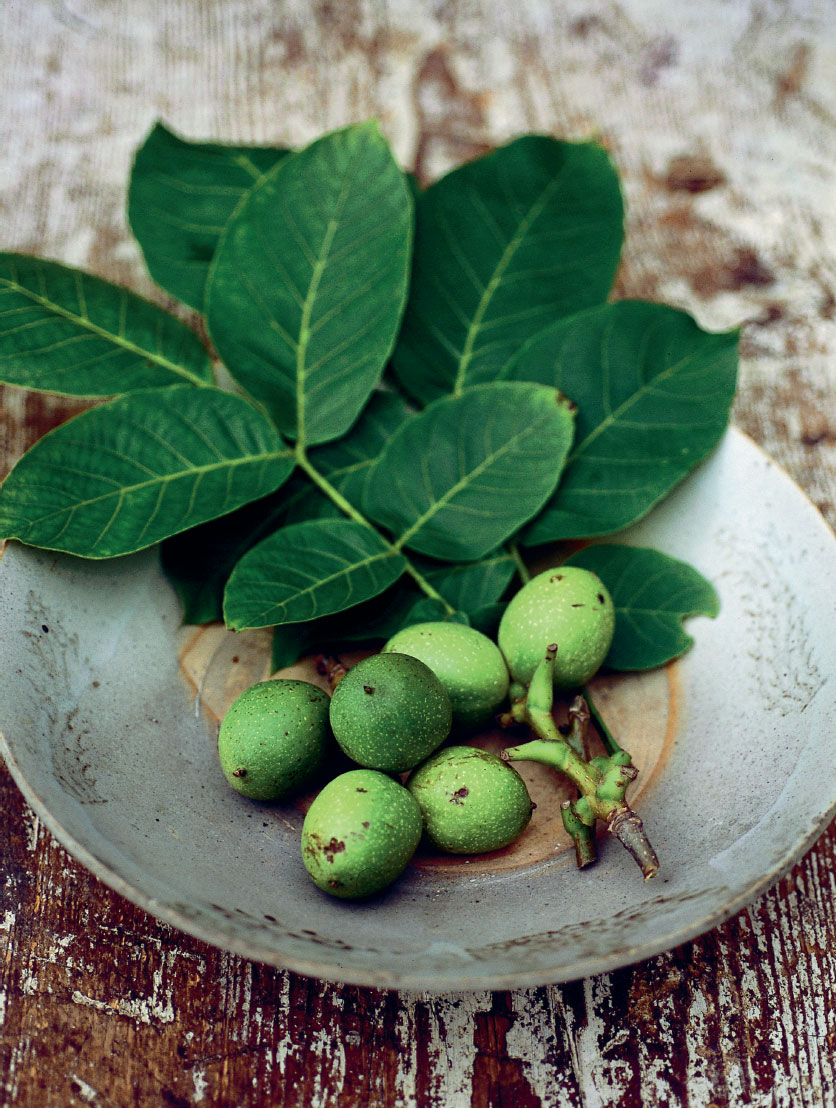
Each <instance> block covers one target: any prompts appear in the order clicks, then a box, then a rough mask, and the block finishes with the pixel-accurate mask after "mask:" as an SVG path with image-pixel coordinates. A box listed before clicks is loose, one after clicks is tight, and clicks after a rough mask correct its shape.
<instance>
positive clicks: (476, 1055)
mask: <svg viewBox="0 0 836 1108" xmlns="http://www.w3.org/2000/svg"><path fill="white" fill-rule="evenodd" d="M0 24H1V25H2V39H0V42H2V47H1V48H2V71H3V74H4V89H5V96H4V104H3V113H2V122H0V131H2V145H0V149H1V150H2V159H3V172H2V174H1V175H0V190H2V194H1V195H2V224H0V226H2V243H1V244H0V245H2V247H3V249H16V250H23V251H29V252H33V253H38V254H42V255H46V256H52V257H55V258H58V259H60V260H62V261H65V262H69V263H72V264H77V265H81V266H83V267H84V268H87V269H90V270H93V271H94V272H97V273H99V274H101V275H103V276H105V277H108V278H110V279H112V280H117V281H121V282H123V283H126V284H128V285H130V286H131V287H132V288H134V289H136V290H138V291H140V292H143V293H144V294H146V295H149V296H151V297H153V298H155V299H158V300H159V301H160V302H161V303H167V300H166V298H165V296H164V295H163V294H161V293H160V292H159V291H158V290H155V289H154V288H153V286H152V284H151V282H150V280H149V278H148V277H147V275H146V273H145V271H144V269H143V266H142V264H141V261H140V257H139V253H138V250H137V248H136V246H134V245H133V244H132V242H131V239H130V237H129V235H128V231H127V227H126V221H125V217H124V202H125V181H126V176H127V171H128V167H129V164H130V158H131V153H132V151H133V149H134V148H135V147H136V146H137V144H138V143H139V142H140V141H141V139H142V137H143V135H144V133H145V132H146V131H147V129H148V128H149V126H150V125H151V123H152V122H153V120H154V118H155V117H158V116H159V117H163V118H164V119H165V120H166V121H167V122H168V123H169V124H170V125H172V126H174V127H175V128H177V129H179V130H180V131H181V132H182V133H184V134H185V135H188V136H190V137H194V138H198V137H204V138H205V137H218V138H221V139H227V140H230V141H232V140H236V141H244V142H246V141H249V142H273V143H282V144H285V143H286V144H289V145H298V144H300V143H303V142H305V141H307V140H309V139H311V138H313V137H314V136H316V135H317V134H319V133H320V132H322V131H323V130H325V129H328V128H330V127H333V126H338V125H340V124H342V123H345V122H347V121H349V120H354V119H358V118H363V117H367V116H370V115H376V116H378V117H379V118H380V119H381V121H382V124H383V127H384V129H385V131H386V133H387V135H388V136H389V138H390V139H391V140H392V142H393V143H394V145H395V147H396V150H397V152H398V154H399V156H400V157H401V159H402V160H403V162H404V164H413V163H414V164H416V165H417V168H418V170H419V172H420V173H421V174H422V175H423V176H424V177H427V178H431V177H433V176H435V175H437V174H438V173H439V172H441V171H443V170H444V169H445V168H447V167H448V166H449V165H450V164H452V163H454V162H457V161H460V160H462V159H464V158H467V157H470V156H473V155H475V154H478V153H479V152H481V151H483V150H484V149H485V148H486V147H488V146H490V145H491V144H494V143H496V142H499V141H503V140H505V139H506V138H508V137H510V136H512V135H514V134H517V133H519V132H522V131H528V130H539V131H545V132H550V133H553V134H556V135H559V136H566V137H584V136H588V135H589V134H591V133H595V134H597V135H598V136H599V137H600V138H601V140H602V141H603V142H604V143H605V144H606V145H607V146H608V147H609V149H610V150H611V151H612V153H613V156H614V157H615V160H616V162H617V163H618V165H619V167H620V170H621V172H622V175H623V180H624V185H625V189H626V196H627V202H628V206H629V217H628V225H627V246H626V250H625V261H624V264H623V266H622V269H621V272H620V276H619V282H618V290H617V291H618V295H619V296H642V297H647V298H650V299H658V300H663V301H666V302H668V303H672V304H676V305H679V306H683V307H686V308H688V309H689V310H691V311H692V312H694V313H695V314H696V315H697V317H698V318H699V320H700V321H701V323H702V324H703V325H704V326H706V327H709V328H719V327H726V326H730V325H734V324H739V323H742V324H743V325H744V326H743V341H742V356H743V357H742V367H741V381H740V392H739V399H738V402H737V406H736V409H735V413H734V417H735V420H736V422H737V424H738V425H739V426H740V427H742V428H743V429H744V430H746V431H747V432H748V433H749V434H751V435H752V436H753V437H754V438H755V439H756V440H757V441H758V442H759V443H761V444H762V445H763V446H764V447H765V448H766V449H767V451H768V452H769V453H771V454H772V455H773V456H774V457H775V458H776V459H777V460H778V461H779V462H780V463H782V464H783V465H784V466H785V467H786V468H787V469H788V470H789V472H790V473H791V474H792V476H793V477H794V478H795V480H796V481H797V482H798V483H799V484H800V485H801V486H802V487H803V488H804V489H805V490H806V491H807V492H808V494H809V495H810V497H811V498H812V499H813V500H814V501H815V503H816V504H817V505H818V507H819V508H820V509H821V510H822V511H823V512H824V514H825V516H826V517H827V518H828V519H829V520H830V522H831V523H834V522H836V409H834V384H836V322H834V320H836V18H834V8H833V5H832V3H830V2H829V0H820V2H818V3H816V2H813V0H808V2H803V3H802V2H800V0H796V2H795V3H791V2H790V0H771V2H770V3H767V4H763V3H760V2H757V3H756V2H754V0H751V2H749V0H738V2H737V3H735V4H728V3H726V2H723V0H706V2H704V3H702V4H699V5H694V4H688V3H687V2H685V0H665V3H660V2H657V0H629V2H626V0H625V2H622V3H620V4H619V3H616V2H614V0H603V2H602V3H593V2H592V0H573V2H571V3H566V4H560V5H556V4H552V3H550V2H548V0H515V2H514V3H500V4H490V3H487V2H486V0H460V2H457V0H448V2H445V0H437V2H432V3H430V2H429V0H427V2H425V3H421V2H420V0H419V3H417V4H416V3H415V2H414V0H412V2H411V3H406V2H405V0H366V2H362V0H343V2H342V3H334V2H332V0H308V2H307V3H305V2H304V0H279V2H275V0H274V2H270V0H169V3H167V4H156V3H152V2H150V0H26V2H23V0H6V3H5V5H4V7H3V10H2V14H0ZM0 405H2V435H3V438H2V446H0V472H2V471H4V470H5V469H6V468H8V467H9V466H10V465H11V464H12V463H13V462H14V460H15V459H16V458H17V457H18V456H19V455H20V453H21V452H22V451H23V449H24V448H25V447H26V446H27V445H28V444H29V443H31V442H32V441H34V440H35V439H36V438H37V437H38V436H39V435H40V434H42V433H43V432H44V431H45V430H47V429H48V428H49V427H51V426H53V425H54V424H55V423H57V422H59V421H60V420H62V419H64V418H66V417H67V416H68V415H70V414H71V413H72V412H74V411H76V410H78V408H79V407H80V405H79V404H76V403H75V402H72V401H66V400H58V399H55V398H48V397H43V396H37V395H33V394H24V393H21V392H16V391H14V390H10V389H7V390H5V391H2V392H0ZM787 543H788V548H787V556H788V557H790V558H791V556H792V554H791V536H788V537H787ZM826 585H827V587H832V583H831V582H828V583H826ZM834 660H836V650H834ZM0 796H2V810H3V813H4V819H3V820H2V825H0V858H2V863H0V864H2V873H0V1102H2V1105H4V1106H6V1105H8V1106H11V1105H14V1106H15V1108H76V1106H78V1108H80V1106H82V1105H93V1106H97V1108H124V1106H127V1105H133V1104H136V1105H143V1106H146V1105H147V1106H157V1105H169V1106H178V1108H186V1106H187V1105H188V1106H191V1105H210V1104H211V1105H235V1106H240V1108H243V1106H247V1105H267V1104H270V1105H300V1106H302V1105H304V1106H306V1108H307V1106H317V1105H326V1104H339V1105H341V1106H345V1108H350V1106H352V1105H361V1104H362V1105H393V1106H394V1105H412V1104H416V1105H422V1106H424V1105H426V1106H429V1105H438V1106H446V1108H458V1106H461V1105H466V1104H474V1105H499V1104H508V1105H514V1106H515V1108H527V1106H529V1105H532V1106H533V1105H542V1106H543V1108H546V1106H548V1108H553V1106H557V1105H561V1106H562V1105H567V1106H568V1105H583V1106H585V1108H592V1106H598V1105H622V1106H632V1105H639V1104H659V1105H694V1106H696V1105H699V1106H704V1108H708V1106H710V1105H711V1106H720V1105H735V1106H736V1105H759V1106H760V1105H763V1106H766V1105H770V1106H772V1105H791V1106H792V1108H800V1106H810V1108H819V1106H822V1105H832V1104H834V1103H836V907H834V894H836V830H834V828H833V827H831V829H830V830H829V831H828V832H827V833H826V834H825V835H824V836H823V837H822V839H821V840H820V841H819V843H818V844H817V846H816V847H815V848H814V849H813V850H812V851H811V852H810V853H809V854H808V856H807V857H806V858H804V859H803V860H802V861H801V862H800V864H799V865H798V866H797V867H796V868H795V869H794V870H793V871H792V873H791V874H790V875H789V876H787V877H786V878H785V879H784V880H782V881H781V882H780V883H779V884H778V885H777V886H775V887H774V888H773V889H771V890H770V891H769V892H768V893H767V894H766V895H765V896H763V897H762V898H761V899H760V900H759V901H758V902H757V903H755V904H753V905H752V906H750V907H749V908H748V909H746V910H745V911H743V912H741V913H740V914H739V915H738V916H736V917H734V918H733V919H731V920H729V921H728V922H727V923H726V924H725V925H724V926H722V927H720V928H718V929H717V930H715V931H713V932H711V933H710V934H708V935H705V936H703V937H702V938H700V939H699V940H697V941H696V942H693V943H689V944H687V945H686V946H684V947H681V948H679V949H677V950H674V951H672V952H670V953H668V954H666V955H664V956H662V957H659V958H655V959H652V960H651V961H648V962H645V963H642V964H641V965H638V966H634V967H632V968H629V969H623V970H621V971H619V972H616V973H611V974H607V975H605V976H602V977H598V978H593V979H591V980H586V981H580V982H577V983H575V984H571V985H566V986H559V987H557V986H556V987H548V988H538V989H530V990H526V991H520V992H513V993H496V994H490V993H478V994H475V995H467V996H450V997H443V998H439V997H429V996H422V995H409V994H395V993H381V992H375V991H372V990H367V989H361V988H354V987H338V986H334V985H327V984H322V983H320V982H317V981H312V980H308V979H305V978H301V977H297V976H295V975H293V974H290V973H283V972H280V971H276V970H273V969H266V968H264V967H262V966H259V965H256V964H251V963H247V962H245V961H242V960H241V959H239V958H236V957H233V956H231V955H228V954H225V953H222V952H220V951H218V950H214V949H212V948H209V947H207V946H205V945H203V944H201V943H200V942H197V941H195V940H192V939H190V938H189V937H187V936H185V935H183V934H180V933H178V932H175V931H173V930H172V929H170V928H169V927H167V926H164V925H162V924H160V923H158V922H156V921H155V920H154V919H153V918H151V917H149V916H147V915H145V914H144V913H143V912H141V911H139V910H138V909H136V908H134V907H133V906H132V905H131V904H129V903H128V902H126V901H125V900H122V899H121V898H120V897H118V896H117V895H115V894H113V893H111V892H110V891H109V890H108V889H107V888H105V887H103V886H102V885H101V884H99V883H98V882H97V881H96V880H95V879H94V878H92V877H91V876H89V875H88V874H87V873H86V871H85V870H84V869H82V868H81V867H80V866H79V865H77V864H76V863H75V862H74V861H73V859H71V858H70V857H68V856H67V855H66V854H65V853H64V851H63V850H62V849H61V848H60V847H59V846H58V845H57V844H56V843H55V841H54V840H53V839H52V838H51V837H50V835H49V834H48V833H47V832H46V831H45V830H44V829H43V828H42V827H41V826H40V823H39V821H38V818H37V817H36V816H35V815H34V814H33V813H32V812H31V811H30V810H29V809H28V808H27V806H26V804H25V803H24V801H23V800H22V798H21V796H20V795H19V793H18V792H17V790H16V788H15V787H14V785H13V784H12V782H11V779H10V778H9V776H8V775H7V773H6V772H5V770H0Z"/></svg>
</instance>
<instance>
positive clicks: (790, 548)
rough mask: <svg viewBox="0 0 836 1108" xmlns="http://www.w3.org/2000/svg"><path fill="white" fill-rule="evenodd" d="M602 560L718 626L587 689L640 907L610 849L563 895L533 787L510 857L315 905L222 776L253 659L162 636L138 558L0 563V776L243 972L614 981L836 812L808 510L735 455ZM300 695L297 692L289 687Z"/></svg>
mask: <svg viewBox="0 0 836 1108" xmlns="http://www.w3.org/2000/svg"><path fill="white" fill-rule="evenodd" d="M617 539H618V541H620V542H629V543H633V544H635V545H642V546H654V547H657V548H658V549H660V550H663V551H665V552H666V553H668V554H671V555H673V556H675V557H678V558H683V559H685V560H686V561H688V562H690V563H692V564H693V565H695V566H696V567H697V568H698V569H699V570H700V571H701V572H703V573H704V574H705V575H706V576H708V577H709V578H710V579H711V580H712V581H713V582H714V583H715V585H716V587H717V590H718V592H719V594H720V598H721V603H722V611H721V614H720V615H719V617H718V618H717V619H716V620H708V619H704V618H699V619H694V620H692V621H690V623H689V630H690V631H691V632H692V633H693V635H694V637H695V640H696V642H695V645H694V647H693V648H692V649H691V650H690V651H689V652H688V653H687V654H686V655H685V656H684V657H683V658H682V659H681V660H680V661H678V662H676V663H675V664H673V665H671V666H668V667H665V668H664V669H662V670H660V671H658V672H655V673H651V674H647V675H645V676H643V677H631V676H620V677H618V678H613V679H610V680H608V681H602V682H600V683H599V685H598V695H599V699H600V702H601V705H602V709H603V711H604V714H605V716H606V718H607V720H608V722H609V723H610V726H611V727H612V728H613V730H615V731H616V733H617V734H618V735H619V736H621V737H623V740H624V745H625V746H627V747H628V748H629V749H632V750H633V753H634V756H635V758H636V762H637V764H638V765H639V767H640V769H641V771H642V772H641V775H640V777H639V781H638V782H637V786H638V787H637V788H636V789H635V791H634V793H633V794H632V798H633V800H634V803H635V806H636V807H637V809H638V811H639V812H640V814H641V815H642V817H643V819H644V821H645V825H646V827H647V830H648V832H649V834H650V837H651V838H652V841H653V843H654V845H655V847H656V850H657V852H658V854H659V856H660V859H661V862H662V870H661V873H660V874H659V876H658V877H657V878H656V879H655V880H653V881H650V882H647V883H645V882H644V881H643V880H642V877H641V873H640V872H639V871H638V869H637V868H636V867H635V865H634V864H633V862H632V861H631V859H630V858H629V857H628V855H627V854H626V853H625V852H624V850H623V849H622V848H621V846H620V845H619V844H618V843H617V842H616V841H615V840H612V839H611V838H610V837H609V836H608V835H606V834H604V835H603V836H602V837H601V839H600V845H599V849H600V860H599V862H598V864H597V865H595V866H593V867H591V868H589V869H586V870H584V871H583V872H580V871H578V870H577V869H576V867H575V865H574V860H573V855H572V852H571V850H570V849H568V843H567V842H566V840H565V837H564V836H563V832H562V828H561V824H560V818H559V799H560V796H561V785H560V783H559V781H558V780H557V778H556V777H555V776H554V775H553V774H551V772H550V771H548V770H544V769H542V767H529V768H528V769H526V772H527V773H528V775H529V783H530V787H531V790H532V793H533V794H534V798H535V800H536V801H537V802H538V808H537V812H536V814H535V819H534V820H533V821H532V824H531V827H530V828H529V830H528V831H527V832H526V833H525V834H524V836H523V837H522V839H521V840H519V842H518V843H517V844H516V845H515V846H514V847H512V848H508V849H507V850H506V851H501V852H497V853H496V854H493V855H485V856H482V857H479V858H470V859H468V858H463V859H457V860H450V859H447V860H445V859H441V858H438V857H434V856H433V855H431V854H426V853H422V854H421V855H420V856H419V857H418V858H417V859H416V861H415V862H414V863H413V864H412V865H411V866H410V867H409V869H408V870H407V872H406V874H405V875H404V877H403V878H402V879H401V880H400V881H399V882H398V883H397V884H396V885H394V886H393V887H391V888H390V889H389V890H388V891H387V892H386V893H384V894H383V895H381V896H379V897H377V898H375V899H374V900H372V901H369V902H365V903H347V902H341V901H337V900H333V899H331V898H329V897H327V896H326V895H324V894H323V893H320V892H319V891H318V890H317V889H316V888H315V887H314V886H313V884H312V883H311V882H310V880H309V879H308V877H307V875H306V873H305V870H304V868H303V866H302V863H301V857H300V851H299V832H300V828H301V823H302V818H303V811H304V806H305V800H304V799H303V800H302V801H301V802H299V803H297V804H294V805H284V806H279V807H271V806H267V805H262V804H256V803H253V802H251V801H247V800H245V799H243V798H242V797H240V796H238V794H236V793H234V792H233V791H232V790H230V789H229V787H228V786H227V784H226V782H225V780H224V778H223V777H222V775H221V773H220V770H219V767H218V762H217V754H216V737H217V721H218V717H219V716H220V715H221V714H222V712H223V710H224V708H225V706H226V704H228V703H229V701H230V700H231V698H232V697H233V696H234V695H235V693H236V692H237V691H239V690H240V688H243V687H244V686H245V685H246V684H248V683H249V682H251V681H253V680H258V679H260V678H261V677H262V676H265V675H266V674H267V671H268V669H269V664H268V658H269V639H268V637H267V636H266V635H265V634H263V633H260V634H251V635H240V636H233V635H231V634H230V633H228V632H226V631H224V630H223V629H222V628H220V627H210V628H205V629H195V628H184V627H182V626H181V616H180V608H179V604H178V601H177V599H176V597H175V595H174V593H173V591H172V590H171V588H170V587H169V586H168V585H167V583H166V581H165V579H164V577H163V575H162V574H161V572H160V569H159V566H158V562H157V557H156V553H155V552H154V551H149V552H145V553H142V554H139V555H136V556H131V557H127V558H120V559H115V560H112V561H108V562H99V563H92V562H85V561H81V560H78V559H74V558H71V557H65V556H59V555H55V554H50V553H45V552H41V551H37V550H33V549H28V548H26V547H22V546H19V545H17V544H14V543H12V544H9V545H8V547H7V548H6V550H5V553H4V556H3V560H2V565H0V673H2V674H3V680H2V682H1V683H0V731H2V735H0V751H2V753H3V755H4V756H5V758H6V761H7V762H8V765H9V767H10V769H11V772H12V773H13V775H14V777H15V780H16V781H17V783H18V785H19V786H20V788H21V789H22V791H23V793H24V795H25V796H26V798H27V800H28V801H29V803H30V804H31V805H32V807H33V808H34V809H35V811H36V812H37V813H38V815H39V816H40V817H41V818H42V819H43V821H44V823H45V824H46V825H47V826H48V827H49V828H50V830H51V831H52V833H53V834H54V835H55V836H56V837H57V838H58V839H59V840H60V841H61V843H62V844H63V845H64V846H65V847H66V848H67V850H69V851H70V852H71V853H72V854H73V855H75V857H76V858H78V859H79V860H80V861H81V862H82V863H83V864H84V865H86V866H88V867H89V868H90V869H91V870H92V871H93V872H94V873H95V874H96V875H97V876H98V877H100V878H101V879H102V880H103V881H105V882H106V883H107V884H109V885H110V886H111V887H112V888H114V889H115V890H117V891H118V892H119V893H122V894H123V895H125V896H126V897H128V898H130V899H131V900H133V901H134V902H135V903H137V904H138V905H140V906H141V907H142V908H144V909H146V910H147V911H148V912H151V913H153V914H154V915H156V916H158V917H160V918H161V919H163V920H166V921H167V922H169V923H171V924H173V925H174V926H176V927H179V928H182V929H183V930H184V931H188V932H190V933H191V934H193V935H196V936H198V937H199V938H201V939H204V940H206V941H207V942H210V943H213V944H215V945H217V946H219V947H223V948H226V949H228V950H231V951H235V952H237V953H239V954H242V955H245V956H247V957H249V958H253V959H256V960H259V961H263V962H267V963H271V964H274V965H278V966H284V967H288V968H290V969H293V970H296V971H298V972H300V973H304V974H310V975H314V976H317V977H322V978H329V979H334V980H341V981H347V982H353V983H358V984H364V985H373V986H381V987H393V988H394V987H404V988H417V989H426V990H432V991H442V992H443V991H458V990H466V989H483V988H491V989H499V988H512V987H518V986H526V985H534V984H540V983H546V982H558V981H565V980H568V979H573V978H578V977H582V976H586V975H589V974H594V973H599V972H602V971H605V970H611V969H613V968H615V967H618V966H621V965H624V964H626V963H630V962H634V961H637V960H639V959H641V958H645V957H648V956H650V955H653V954H657V953H659V952H661V951H663V950H666V949H668V948H670V947H672V946H674V945H676V944H678V943H681V942H683V941H685V940H687V939H690V938H693V937H694V936H696V935H698V934H699V933H701V932H703V931H705V930H706V929H708V928H710V927H712V926H714V925H716V924H717V923H719V922H720V921H722V920H723V919H724V918H725V917H727V916H728V915H730V914H731V913H733V912H735V911H737V910H738V909H739V908H741V907H742V906H743V905H744V904H745V903H746V902H747V901H750V900H752V899H753V898H754V897H755V896H756V895H757V894H758V893H759V892H761V891H762V890H763V889H765V888H766V887H767V886H768V885H769V884H770V883H772V882H774V881H775V880H776V879H777V878H778V877H779V876H781V875H782V874H783V873H784V872H785V871H786V870H787V869H788V868H789V867H790V866H791V865H792V864H793V863H794V862H795V861H796V860H797V859H798V858H799V857H800V856H801V855H802V853H803V852H804V851H805V850H806V849H807V848H808V847H809V846H810V845H811V844H812V842H813V841H814V839H815V838H816V837H817V835H818V834H819V833H820V832H821V831H822V830H823V829H824V827H825V826H826V824H827V822H828V821H829V820H830V819H831V817H832V816H833V814H834V809H835V808H836V776H834V774H833V773H832V772H831V769H832V766H833V763H834V758H835V757H836V727H834V722H836V681H834V680H833V673H832V670H833V659H834V655H833V645H832V641H833V639H832V635H833V627H834V626H836V594H834V590H833V589H832V588H831V586H830V583H831V582H832V581H833V580H834V578H836V541H834V537H833V535H832V533H831V532H830V530H829V529H828V527H827V525H826V524H825V523H824V521H823V520H822V518H821V516H820V515H819V514H818V512H817V511H816V510H815V508H814V507H813V506H812V505H811V504H810V502H809V501H808V500H807V499H806V497H805V496H804V494H803V493H802V492H801V491H800V490H799V489H798V488H797V487H796V486H795V485H794V484H793V483H792V482H791V481H790V479H789V478H788V477H787V476H786V475H785V474H784V473H783V472H782V471H781V470H780V469H778V467H777V466H776V465H775V464H774V463H772V462H771V461H770V460H769V459H768V458H767V457H766V456H765V455H764V454H763V453H762V452H761V451H760V450H759V449H758V448H757V447H755V446H754V445H753V444H752V443H751V442H750V441H749V440H748V439H746V438H745V437H744V436H743V435H741V434H740V433H739V432H736V431H731V432H729V434H728V435H727V436H726V437H725V439H724V440H723V442H722V444H721V446H720V448H719V449H718V450H717V451H716V453H715V454H714V455H713V456H712V457H711V458H710V459H709V460H708V461H707V462H706V463H704V464H703V465H702V466H701V467H700V468H699V469H698V470H697V471H695V472H694V474H692V476H691V477H690V478H689V479H688V480H687V481H686V482H684V483H683V485H682V486H680V488H679V489H678V490H677V491H676V492H675V493H674V494H673V495H672V496H670V497H669V498H668V499H667V500H666V501H665V502H664V503H663V504H662V505H661V506H660V507H658V508H657V509H656V510H655V511H654V512H652V513H651V515H649V516H648V517H647V519H646V520H644V521H643V522H642V523H640V524H639V525H637V526H635V527H633V528H631V529H630V530H629V531H627V532H624V533H622V534H620V535H619V536H617ZM306 666H307V668H306ZM296 672H301V673H304V674H308V675H309V676H310V675H313V670H312V669H311V668H310V665H309V663H305V664H304V665H303V666H302V668H301V670H297V671H296ZM478 741H480V742H481V743H482V745H485V746H488V747H495V746H497V745H498V744H500V743H501V741H502V739H501V736H498V735H496V734H494V733H486V734H484V735H482V736H480V737H479V740H478ZM515 741H519V738H517V739H516V740H515Z"/></svg>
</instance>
